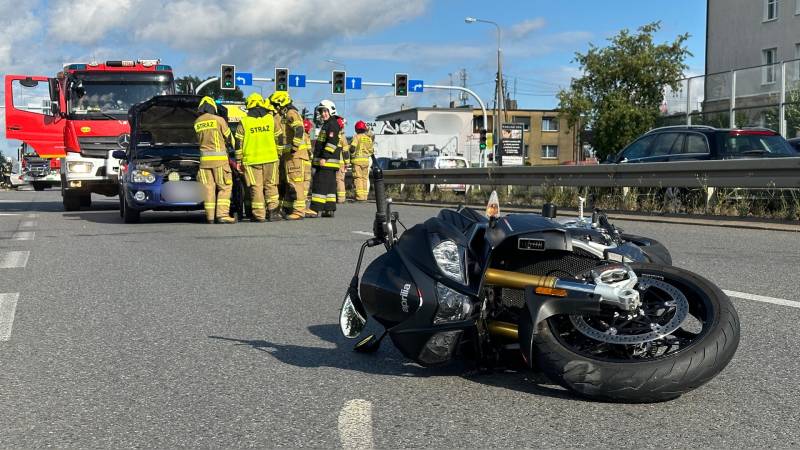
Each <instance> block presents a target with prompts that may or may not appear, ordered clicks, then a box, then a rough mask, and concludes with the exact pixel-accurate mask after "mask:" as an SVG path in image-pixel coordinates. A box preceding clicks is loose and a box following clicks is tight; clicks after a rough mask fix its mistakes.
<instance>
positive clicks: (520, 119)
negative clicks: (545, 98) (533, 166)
mask: <svg viewBox="0 0 800 450" xmlns="http://www.w3.org/2000/svg"><path fill="white" fill-rule="evenodd" d="M799 1H800V0H799ZM511 121H512V122H513V123H521V124H522V129H523V130H524V131H528V130H530V129H531V118H530V117H527V116H512V117H511Z"/></svg>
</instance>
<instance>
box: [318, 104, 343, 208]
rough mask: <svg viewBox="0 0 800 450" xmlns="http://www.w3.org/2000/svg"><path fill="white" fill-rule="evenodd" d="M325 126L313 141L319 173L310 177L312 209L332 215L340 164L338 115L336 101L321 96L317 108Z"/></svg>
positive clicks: (340, 149)
mask: <svg viewBox="0 0 800 450" xmlns="http://www.w3.org/2000/svg"><path fill="white" fill-rule="evenodd" d="M316 111H317V115H318V117H319V120H320V122H321V123H322V126H321V128H320V130H319V133H318V134H317V141H316V143H315V144H314V160H313V163H314V165H315V166H316V169H317V171H316V173H315V174H314V179H313V180H312V181H311V209H312V210H313V211H314V212H316V213H318V214H321V215H322V217H333V215H334V213H335V211H336V172H338V171H339V169H340V168H341V159H342V148H341V147H340V146H339V132H340V131H341V128H340V127H339V120H338V119H339V117H338V116H337V115H336V105H335V104H334V103H333V102H332V101H330V100H322V101H321V102H319V105H317V108H316Z"/></svg>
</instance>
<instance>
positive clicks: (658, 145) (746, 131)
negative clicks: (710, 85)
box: [605, 126, 798, 163]
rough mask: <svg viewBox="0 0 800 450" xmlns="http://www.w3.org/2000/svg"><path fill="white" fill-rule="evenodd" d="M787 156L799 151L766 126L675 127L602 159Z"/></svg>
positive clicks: (648, 135) (635, 160)
mask: <svg viewBox="0 0 800 450" xmlns="http://www.w3.org/2000/svg"><path fill="white" fill-rule="evenodd" d="M786 156H798V153H797V151H796V150H794V149H793V148H792V146H791V145H789V144H788V143H787V142H786V139H784V138H783V137H782V136H781V135H779V134H778V133H776V132H774V131H772V130H769V129H766V128H742V129H724V128H714V127H709V126H674V127H663V128H656V129H654V130H650V131H648V132H647V133H645V134H644V135H642V136H641V137H640V138H639V139H636V140H635V141H633V142H632V143H630V144H629V145H628V146H627V147H625V148H624V149H623V150H622V151H621V152H619V153H617V154H616V155H612V156H610V157H609V158H608V159H607V160H606V161H605V162H607V163H639V162H642V163H643V162H666V161H695V160H710V159H738V158H773V157H786Z"/></svg>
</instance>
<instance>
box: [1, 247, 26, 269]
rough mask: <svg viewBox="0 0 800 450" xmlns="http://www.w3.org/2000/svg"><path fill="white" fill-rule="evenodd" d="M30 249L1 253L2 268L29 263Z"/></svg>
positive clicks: (23, 265) (15, 267) (12, 267)
mask: <svg viewBox="0 0 800 450" xmlns="http://www.w3.org/2000/svg"><path fill="white" fill-rule="evenodd" d="M30 255H31V252H29V251H14V252H4V253H0V269H17V268H21V267H25V266H26V265H27V264H28V256H30Z"/></svg>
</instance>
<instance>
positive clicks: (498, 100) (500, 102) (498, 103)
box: [464, 17, 505, 165]
mask: <svg viewBox="0 0 800 450" xmlns="http://www.w3.org/2000/svg"><path fill="white" fill-rule="evenodd" d="M464 22H465V23H475V22H481V23H488V24H491V25H494V26H495V28H497V89H496V90H495V115H494V127H493V129H494V130H493V133H494V142H496V143H497V149H498V150H499V149H500V133H501V129H502V127H501V125H500V113H501V111H502V113H503V115H504V116H505V94H504V93H503V70H502V63H501V60H502V58H501V50H500V42H501V31H500V25H498V24H497V22H493V21H491V20H485V19H478V18H475V17H465V18H464ZM500 165H502V160H500Z"/></svg>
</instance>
